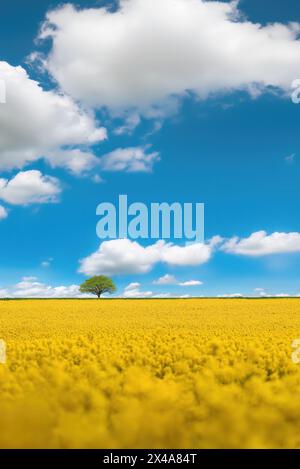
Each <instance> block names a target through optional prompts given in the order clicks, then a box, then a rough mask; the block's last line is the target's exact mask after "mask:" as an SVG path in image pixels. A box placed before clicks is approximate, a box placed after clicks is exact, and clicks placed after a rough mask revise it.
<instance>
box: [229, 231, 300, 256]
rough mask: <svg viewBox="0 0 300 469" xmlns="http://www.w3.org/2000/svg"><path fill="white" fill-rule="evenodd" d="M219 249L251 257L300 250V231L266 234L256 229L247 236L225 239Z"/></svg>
mask: <svg viewBox="0 0 300 469" xmlns="http://www.w3.org/2000/svg"><path fill="white" fill-rule="evenodd" d="M221 249H222V250H223V251H225V252H228V253H231V254H240V255H244V256H253V257H256V256H257V257H258V256H266V255H270V254H284V253H291V252H300V233H297V232H295V233H278V232H275V233H272V234H270V235H268V234H267V233H266V231H257V232H255V233H252V234H251V235H250V236H249V237H248V238H238V237H237V236H235V237H233V238H231V239H229V240H228V241H226V242H225V243H224V244H223V245H222V247H221Z"/></svg>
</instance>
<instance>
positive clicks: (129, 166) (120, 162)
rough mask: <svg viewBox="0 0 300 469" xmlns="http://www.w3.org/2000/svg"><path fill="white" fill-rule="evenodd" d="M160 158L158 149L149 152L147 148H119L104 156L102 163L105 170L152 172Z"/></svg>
mask: <svg viewBox="0 0 300 469" xmlns="http://www.w3.org/2000/svg"><path fill="white" fill-rule="evenodd" d="M159 160H160V157H159V153H157V152H156V151H154V152H150V153H147V148H143V147H132V148H118V149H117V150H114V151H112V152H111V153H108V154H107V155H104V156H102V158H101V159H100V164H101V167H102V169H103V170H105V171H126V172H127V173H137V172H151V171H152V168H153V165H154V163H156V162H157V161H159Z"/></svg>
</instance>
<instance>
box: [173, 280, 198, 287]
mask: <svg viewBox="0 0 300 469" xmlns="http://www.w3.org/2000/svg"><path fill="white" fill-rule="evenodd" d="M178 285H180V286H181V287H196V286H199V285H203V282H200V280H187V281H186V282H180V283H179V284H178Z"/></svg>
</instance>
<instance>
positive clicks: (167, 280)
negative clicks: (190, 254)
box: [153, 274, 178, 285]
mask: <svg viewBox="0 0 300 469" xmlns="http://www.w3.org/2000/svg"><path fill="white" fill-rule="evenodd" d="M153 283H154V285H176V284H177V283H178V280H177V279H176V277H175V276H174V275H170V274H166V275H163V276H162V277H159V278H158V279H157V280H154V281H153Z"/></svg>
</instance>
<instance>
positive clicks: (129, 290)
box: [122, 282, 153, 298]
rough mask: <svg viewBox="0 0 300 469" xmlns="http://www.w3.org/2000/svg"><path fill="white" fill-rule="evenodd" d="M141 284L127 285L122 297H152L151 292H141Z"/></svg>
mask: <svg viewBox="0 0 300 469" xmlns="http://www.w3.org/2000/svg"><path fill="white" fill-rule="evenodd" d="M140 287H141V284H140V283H138V282H133V283H130V284H129V285H127V287H125V288H124V292H123V295H122V296H123V297H124V298H150V297H152V296H153V292H152V291H141V289H140Z"/></svg>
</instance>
